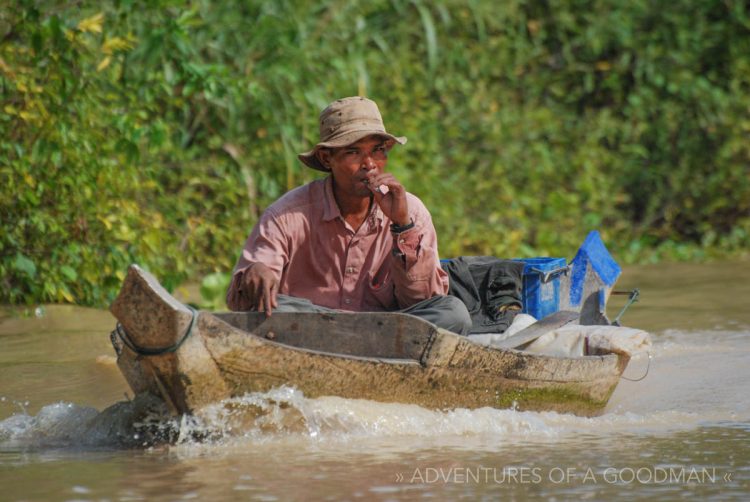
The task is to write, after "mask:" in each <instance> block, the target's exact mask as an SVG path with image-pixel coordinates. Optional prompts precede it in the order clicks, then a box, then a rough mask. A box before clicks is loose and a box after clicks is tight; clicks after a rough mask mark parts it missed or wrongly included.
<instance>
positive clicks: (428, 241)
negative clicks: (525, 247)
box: [227, 97, 471, 335]
mask: <svg viewBox="0 0 750 502" xmlns="http://www.w3.org/2000/svg"><path fill="white" fill-rule="evenodd" d="M397 143H398V144H404V143H406V138H404V137H396V136H393V135H392V134H390V133H388V132H386V130H385V126H384V125H383V120H382V118H381V116H380V111H379V110H378V107H377V105H376V104H375V102H373V101H371V100H369V99H367V98H362V97H351V98H344V99H339V100H336V101H334V102H333V103H331V104H330V105H328V107H326V108H325V109H324V110H323V111H322V112H321V114H320V142H319V143H318V144H317V145H315V147H314V148H313V149H312V150H310V151H309V152H306V153H303V154H300V155H299V159H300V160H301V161H302V162H303V163H304V164H305V165H307V166H308V167H311V168H313V169H317V170H320V171H324V172H328V173H330V175H329V176H328V177H326V178H324V179H321V180H316V181H313V182H311V183H309V184H307V185H305V186H302V187H299V188H297V189H295V190H292V191H290V192H288V193H287V194H285V195H284V196H282V197H281V198H280V199H279V200H277V201H276V202H274V203H273V204H272V205H271V206H269V207H268V208H267V209H266V211H265V213H264V214H263V216H261V218H260V221H259V222H258V224H257V225H256V226H255V228H254V229H253V231H252V233H251V234H250V236H249V237H248V239H247V242H246V243H245V247H244V249H243V250H242V253H241V255H240V257H239V260H238V261H237V265H236V266H235V269H234V274H233V278H232V282H231V284H230V286H229V291H228V292H227V305H228V306H229V308H230V309H232V310H258V311H262V312H265V313H266V315H269V316H270V315H272V312H273V311H274V310H276V311H278V312H285V311H286V312H290V311H291V312H295V311H296V312H299V311H314V312H330V311H331V310H349V311H362V312H368V311H399V312H404V313H407V314H412V315H416V316H418V317H421V318H423V319H426V320H428V321H430V322H432V323H434V324H436V325H438V326H440V327H442V328H445V329H448V330H450V331H454V332H456V333H461V334H464V335H465V334H467V333H468V330H469V328H470V327H471V318H470V316H469V313H468V311H467V310H466V307H465V305H464V304H463V303H462V302H461V301H460V300H458V299H457V298H455V297H452V296H446V295H447V292H448V276H447V274H446V273H445V272H444V271H443V270H442V269H441V268H440V261H439V258H438V251H437V235H436V233H435V228H434V226H433V224H432V218H431V217H430V213H429V212H428V211H427V208H425V206H424V204H423V203H422V201H420V200H419V199H418V198H417V197H416V196H414V195H412V194H410V193H408V192H407V191H406V190H405V189H404V187H403V186H402V185H401V183H399V181H398V180H397V179H396V178H395V177H394V176H393V174H391V173H388V172H386V170H385V168H386V165H387V164H388V152H389V151H390V149H391V148H392V147H393V146H394V145H395V144H397Z"/></svg>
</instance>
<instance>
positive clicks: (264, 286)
mask: <svg viewBox="0 0 750 502" xmlns="http://www.w3.org/2000/svg"><path fill="white" fill-rule="evenodd" d="M242 291H243V292H244V294H245V296H246V297H247V299H248V301H249V302H250V305H251V306H252V307H254V308H255V310H257V311H258V312H265V313H266V316H270V315H271V312H272V310H273V309H275V308H276V307H278V306H279V305H278V302H277V301H276V294H277V293H278V291H279V281H278V279H276V275H275V274H274V273H273V272H272V271H271V269H270V268H268V267H267V266H265V265H264V264H262V263H258V262H255V263H253V264H252V265H250V266H249V267H248V268H247V269H245V272H244V274H243V275H242Z"/></svg>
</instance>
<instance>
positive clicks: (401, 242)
mask: <svg viewBox="0 0 750 502" xmlns="http://www.w3.org/2000/svg"><path fill="white" fill-rule="evenodd" d="M404 242H406V241H405V240H404V239H399V240H398V243H399V244H403V243H404Z"/></svg>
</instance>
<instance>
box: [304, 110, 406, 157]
mask: <svg viewBox="0 0 750 502" xmlns="http://www.w3.org/2000/svg"><path fill="white" fill-rule="evenodd" d="M319 124H320V141H319V142H318V144H317V145H315V147H314V148H313V149H312V150H310V151H309V152H305V153H301V154H299V155H298V156H297V157H298V158H299V160H301V161H302V162H303V163H304V164H305V165H306V166H308V167H312V168H313V169H317V170H319V171H325V172H328V171H330V169H328V168H326V167H325V166H324V165H323V164H321V163H320V160H318V156H317V155H316V153H317V152H318V150H320V149H321V148H341V147H344V146H347V145H351V144H352V143H356V142H357V141H359V140H360V139H362V138H364V137H367V136H372V135H378V136H384V137H386V138H388V141H389V142H390V145H393V144H394V143H398V144H400V145H403V144H404V143H406V138H405V137H404V136H394V135H393V134H391V133H389V132H386V130H385V125H383V118H382V117H381V116H380V110H378V105H377V104H375V102H374V101H372V100H370V99H367V98H363V97H361V96H353V97H350V98H342V99H337V100H336V101H334V102H333V103H331V104H329V105H328V106H327V107H326V108H325V109H324V110H323V111H322V112H320V119H319Z"/></svg>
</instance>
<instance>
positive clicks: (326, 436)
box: [0, 332, 750, 450]
mask: <svg viewBox="0 0 750 502" xmlns="http://www.w3.org/2000/svg"><path fill="white" fill-rule="evenodd" d="M749 342H750V337H748V334H747V333H744V334H742V336H740V335H736V334H731V333H718V332H717V333H705V332H704V333H698V334H691V333H686V332H679V333H678V332H665V333H664V334H662V335H660V336H659V337H657V343H656V344H655V347H654V354H653V355H654V357H653V362H652V365H651V371H650V373H649V376H648V377H647V379H645V380H644V381H642V382H629V381H622V382H621V383H620V385H619V386H618V388H617V390H616V392H615V394H614V395H613V396H612V399H611V401H610V405H609V406H608V407H607V409H606V410H605V413H604V414H603V415H601V416H599V417H594V418H583V417H578V416H574V415H568V414H559V413H555V412H525V411H518V410H513V409H510V410H497V409H493V408H480V409H475V410H468V409H454V410H429V409H425V408H422V407H419V406H416V405H407V404H395V403H377V402H373V401H366V400H357V399H343V398H337V397H323V398H316V399H311V398H307V397H305V396H304V395H303V394H302V393H301V392H300V391H299V390H297V389H295V388H292V387H279V388H276V389H273V390H271V391H269V392H265V393H251V394H246V395H244V396H241V397H236V398H232V399H228V400H225V401H222V402H220V403H217V404H214V405H211V406H208V407H206V408H204V409H203V410H202V411H201V413H199V414H197V415H196V416H190V417H187V416H184V417H180V418H172V417H170V416H169V414H168V410H167V409H166V408H165V406H164V405H163V403H162V402H161V401H160V400H158V399H156V398H149V397H148V396H139V397H138V398H136V399H134V400H132V401H128V402H121V403H117V404H115V405H114V406H111V407H109V408H107V409H106V410H104V411H102V412H98V411H97V410H96V409H94V408H90V407H84V406H79V405H75V404H72V403H64V402H60V403H54V404H50V405H47V406H44V407H43V408H42V409H41V410H40V411H39V412H38V413H37V414H36V415H30V414H28V413H26V412H21V413H18V414H16V415H13V416H11V417H9V418H7V419H5V420H2V421H0V450H8V449H11V450H18V449H32V450H35V449H49V448H62V449H68V448H72V449H87V448H144V447H152V446H156V445H162V444H170V445H173V447H177V448H179V447H181V446H182V447H190V446H191V445H192V446H195V445H202V446H201V447H203V446H207V447H212V446H216V445H220V446H232V445H238V446H242V445H247V444H259V443H274V442H284V441H287V440H294V441H300V440H301V441H304V442H307V443H311V444H323V443H331V442H343V443H351V442H361V441H363V440H375V441H378V440H391V441H396V442H398V441H401V442H403V443H412V444H413V442H414V441H420V438H421V440H422V441H423V440H424V438H426V437H429V438H432V439H431V441H430V443H435V442H436V441H437V442H443V444H444V443H445V442H452V443H453V446H456V447H461V445H462V444H471V448H473V449H476V448H477V446H478V445H482V444H485V443H486V441H484V439H486V438H491V440H492V441H491V442H492V444H498V442H502V443H504V444H506V445H507V444H508V443H513V442H523V443H529V442H551V443H555V442H562V441H568V440H571V439H573V440H575V439H576V438H578V439H580V438H581V436H582V434H585V435H588V436H597V435H598V436H607V435H611V434H612V433H616V434H625V435H628V434H638V435H641V434H657V435H659V434H662V433H670V432H674V431H676V430H685V429H692V428H695V427H698V426H702V425H706V424H709V425H710V424H711V423H726V422H743V421H744V422H746V421H747V418H748V416H750V401H748V399H747V397H745V398H741V397H740V396H743V395H744V392H743V390H742V389H744V383H745V382H746V381H747V379H748V378H750V375H749V374H748V373H749V371H748V369H747V366H746V360H747V357H748V355H749V353H750V344H749ZM644 359H645V358H644ZM645 364H646V363H645V360H638V359H636V360H634V361H633V362H632V363H631V366H632V367H633V368H644V367H645ZM638 371H640V369H637V370H635V371H634V373H637V372H638ZM631 376H636V375H631ZM471 438H474V440H472V439H471Z"/></svg>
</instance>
